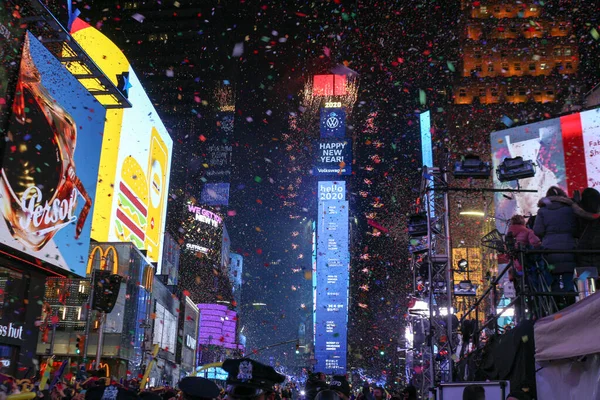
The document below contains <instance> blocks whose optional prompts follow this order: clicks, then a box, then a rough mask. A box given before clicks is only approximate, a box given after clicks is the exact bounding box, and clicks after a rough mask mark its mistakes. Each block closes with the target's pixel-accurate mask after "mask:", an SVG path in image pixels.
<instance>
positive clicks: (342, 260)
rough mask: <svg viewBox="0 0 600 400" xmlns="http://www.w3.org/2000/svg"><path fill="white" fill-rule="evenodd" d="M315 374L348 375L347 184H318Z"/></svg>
mask: <svg viewBox="0 0 600 400" xmlns="http://www.w3.org/2000/svg"><path fill="white" fill-rule="evenodd" d="M318 194H319V206H318V211H319V218H318V225H317V299H316V312H315V318H316V324H315V358H316V360H317V367H316V371H322V372H325V373H326V374H344V373H345V372H346V353H347V324H348V285H349V266H350V252H349V247H348V246H349V235H348V202H347V201H346V188H345V182H319V188H318Z"/></svg>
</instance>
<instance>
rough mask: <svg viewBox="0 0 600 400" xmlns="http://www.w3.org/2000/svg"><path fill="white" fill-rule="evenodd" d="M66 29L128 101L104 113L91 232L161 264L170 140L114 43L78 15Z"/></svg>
mask: <svg viewBox="0 0 600 400" xmlns="http://www.w3.org/2000/svg"><path fill="white" fill-rule="evenodd" d="M72 35H73V37H74V38H75V40H76V41H77V42H78V43H79V44H80V46H81V47H82V48H83V49H84V50H85V51H86V52H87V53H88V54H89V55H90V57H91V58H92V59H93V60H94V62H95V63H96V64H97V65H98V66H99V67H100V69H101V70H102V71H103V72H104V73H105V74H106V75H107V76H108V77H109V78H110V79H111V80H112V81H113V83H114V84H115V85H116V86H117V87H119V88H120V89H121V90H122V91H123V92H124V93H125V94H126V95H127V98H128V100H129V102H130V103H131V104H132V107H131V108H127V109H110V110H108V111H107V114H106V127H105V130H104V136H103V138H104V140H103V142H102V158H101V160H100V173H99V179H98V198H97V201H96V209H95V212H94V218H93V231H92V238H93V239H95V240H97V241H99V242H115V241H121V242H132V243H134V244H135V246H136V247H137V248H139V249H141V250H146V251H147V255H148V258H149V259H150V260H152V261H153V262H156V263H158V264H159V265H158V268H157V269H158V270H161V268H160V263H161V261H162V259H161V252H162V243H163V242H162V240H161V239H162V238H163V233H164V227H165V216H166V212H167V195H168V191H169V175H170V168H171V154H172V150H173V141H172V140H171V137H170V136H169V134H168V132H167V130H166V128H165V126H164V125H163V123H162V121H161V119H160V118H159V116H158V115H157V113H156V110H155V109H154V106H153V105H152V102H151V101H150V99H149V98H148V95H147V94H146V92H145V91H144V88H143V87H142V85H141V83H140V81H139V79H138V77H137V75H136V74H135V72H134V71H133V69H132V68H131V66H130V65H129V62H128V60H127V58H126V57H125V56H124V55H123V53H122V52H121V51H120V50H119V48H118V47H117V46H116V45H115V44H114V43H113V42H111V41H110V40H109V39H108V38H107V37H106V36H104V35H103V34H102V33H100V32H99V31H98V30H96V29H95V28H93V27H91V26H90V25H88V24H87V23H85V22H84V21H82V20H80V19H77V20H75V22H74V23H73V27H72ZM72 68H75V67H72ZM89 84H90V85H92V84H93V82H90V83H89ZM90 89H92V87H90Z"/></svg>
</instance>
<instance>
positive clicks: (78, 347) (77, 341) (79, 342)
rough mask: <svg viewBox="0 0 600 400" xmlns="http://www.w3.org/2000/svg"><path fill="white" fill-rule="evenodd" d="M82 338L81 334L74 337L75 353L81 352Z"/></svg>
mask: <svg viewBox="0 0 600 400" xmlns="http://www.w3.org/2000/svg"><path fill="white" fill-rule="evenodd" d="M83 346H84V339H83V337H82V336H79V335H77V339H75V354H81V353H82V352H83Z"/></svg>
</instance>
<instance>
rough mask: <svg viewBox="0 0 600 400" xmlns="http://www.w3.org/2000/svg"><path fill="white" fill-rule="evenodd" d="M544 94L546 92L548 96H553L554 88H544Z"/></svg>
mask: <svg viewBox="0 0 600 400" xmlns="http://www.w3.org/2000/svg"><path fill="white" fill-rule="evenodd" d="M546 94H547V95H548V96H554V90H552V89H548V90H546Z"/></svg>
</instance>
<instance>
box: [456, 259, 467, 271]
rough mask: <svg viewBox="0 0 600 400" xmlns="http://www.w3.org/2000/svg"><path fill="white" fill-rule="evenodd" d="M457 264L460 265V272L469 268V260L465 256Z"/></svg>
mask: <svg viewBox="0 0 600 400" xmlns="http://www.w3.org/2000/svg"><path fill="white" fill-rule="evenodd" d="M456 265H457V266H458V272H460V273H464V272H467V270H468V269H469V262H468V261H467V260H465V259H464V258H462V259H460V260H458V263H457V264H456Z"/></svg>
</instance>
